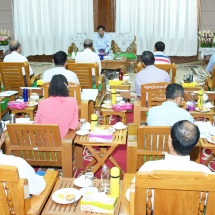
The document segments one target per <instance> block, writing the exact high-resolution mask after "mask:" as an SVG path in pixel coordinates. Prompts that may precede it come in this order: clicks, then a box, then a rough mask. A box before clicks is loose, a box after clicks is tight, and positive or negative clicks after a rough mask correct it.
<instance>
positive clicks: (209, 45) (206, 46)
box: [200, 43, 212, 48]
mask: <svg viewBox="0 0 215 215" xmlns="http://www.w3.org/2000/svg"><path fill="white" fill-rule="evenodd" d="M200 46H201V47H202V48H210V47H212V44H210V43H201V44H200Z"/></svg>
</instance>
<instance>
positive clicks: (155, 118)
mask: <svg viewBox="0 0 215 215" xmlns="http://www.w3.org/2000/svg"><path fill="white" fill-rule="evenodd" d="M180 120H188V121H190V122H193V117H192V116H191V115H190V113H189V112H188V111H186V110H184V109H183V108H180V107H178V106H177V104H176V103H175V102H172V101H166V102H163V103H162V105H160V106H156V107H152V108H150V109H149V112H148V117H147V124H148V125H149V126H173V125H174V124H175V123H176V122H178V121H180Z"/></svg>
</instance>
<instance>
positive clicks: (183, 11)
mask: <svg viewBox="0 0 215 215" xmlns="http://www.w3.org/2000/svg"><path fill="white" fill-rule="evenodd" d="M197 29H198V28H197V0H116V31H117V32H121V33H123V32H130V33H133V34H134V35H136V38H137V54H138V55H139V54H142V52H143V51H152V52H153V51H154V44H155V43H156V42H157V41H163V42H164V43H165V45H166V48H165V54H167V55H169V56H193V55H196V54H197V43H198V39H197Z"/></svg>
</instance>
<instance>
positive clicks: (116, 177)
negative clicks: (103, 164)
mask: <svg viewBox="0 0 215 215" xmlns="http://www.w3.org/2000/svg"><path fill="white" fill-rule="evenodd" d="M119 183H120V170H119V168H118V167H112V168H111V176H110V194H111V195H112V196H115V197H117V198H118V197H119V188H120V184H119Z"/></svg>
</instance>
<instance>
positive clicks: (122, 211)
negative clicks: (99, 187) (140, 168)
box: [119, 173, 135, 215]
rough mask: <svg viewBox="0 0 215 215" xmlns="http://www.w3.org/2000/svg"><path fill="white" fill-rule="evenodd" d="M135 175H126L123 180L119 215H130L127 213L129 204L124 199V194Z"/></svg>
mask: <svg viewBox="0 0 215 215" xmlns="http://www.w3.org/2000/svg"><path fill="white" fill-rule="evenodd" d="M134 176H135V173H126V174H125V175H124V178H123V183H122V192H121V195H120V197H121V198H120V206H119V215H126V214H130V213H129V206H130V203H129V201H128V200H127V199H126V197H125V193H126V191H127V189H128V188H129V187H130V183H131V181H132V179H133V178H134Z"/></svg>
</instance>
